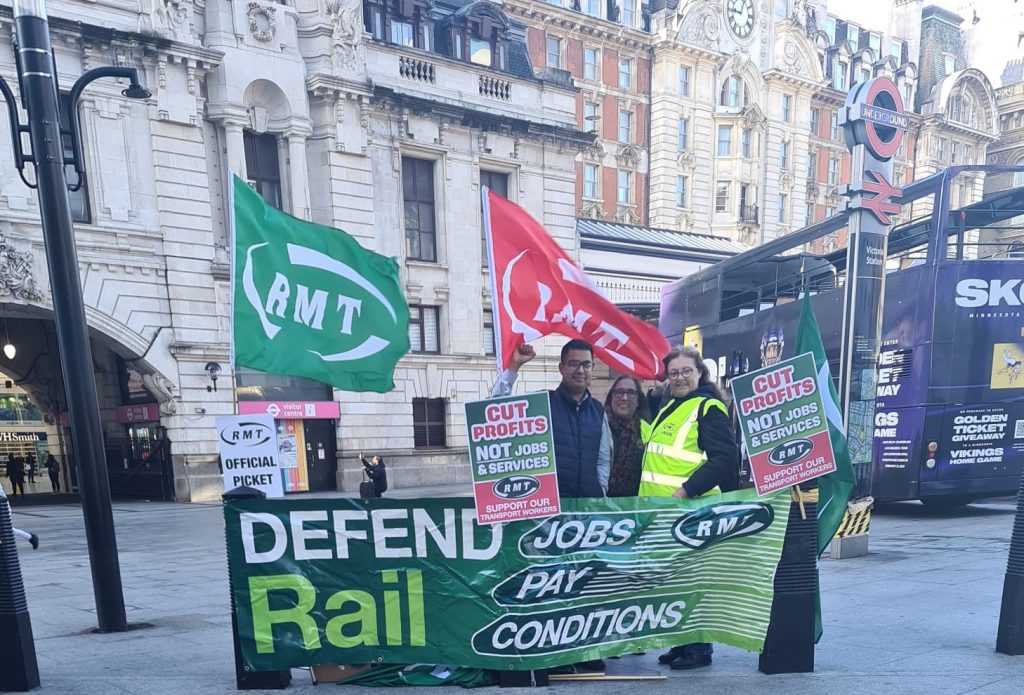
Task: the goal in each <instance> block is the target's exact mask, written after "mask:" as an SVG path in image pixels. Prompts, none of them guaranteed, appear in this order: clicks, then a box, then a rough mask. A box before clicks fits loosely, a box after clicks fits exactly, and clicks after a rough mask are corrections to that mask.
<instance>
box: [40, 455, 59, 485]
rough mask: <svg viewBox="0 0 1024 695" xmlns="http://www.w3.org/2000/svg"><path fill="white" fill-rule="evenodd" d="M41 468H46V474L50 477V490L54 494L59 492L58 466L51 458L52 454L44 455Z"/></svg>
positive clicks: (55, 460)
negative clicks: (44, 458) (44, 459)
mask: <svg viewBox="0 0 1024 695" xmlns="http://www.w3.org/2000/svg"><path fill="white" fill-rule="evenodd" d="M43 466H45V467H46V473H47V474H48V475H49V476H50V488H52V489H53V491H54V492H60V464H59V463H58V462H57V459H55V458H54V457H53V454H47V455H46V461H45V462H44V463H43Z"/></svg>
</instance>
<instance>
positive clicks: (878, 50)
mask: <svg viewBox="0 0 1024 695" xmlns="http://www.w3.org/2000/svg"><path fill="white" fill-rule="evenodd" d="M868 48H870V49H871V50H872V51H874V52H875V56H874V57H875V59H876V60H877V59H878V58H880V57H881V56H882V35H881V34H877V33H875V32H871V33H870V34H868Z"/></svg>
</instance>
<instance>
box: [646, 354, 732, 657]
mask: <svg viewBox="0 0 1024 695" xmlns="http://www.w3.org/2000/svg"><path fill="white" fill-rule="evenodd" d="M663 362H664V364H665V373H666V375H667V376H668V382H669V388H670V389H671V398H670V399H669V401H668V402H667V403H665V404H664V405H663V406H662V408H661V411H660V412H659V413H658V416H657V417H656V418H655V419H654V423H653V424H652V425H651V427H650V428H649V429H648V428H645V433H644V434H645V436H644V442H645V448H644V458H643V471H642V472H641V476H640V495H641V496H651V497H675V498H679V499H684V498H688V497H699V496H701V495H706V494H708V493H718V492H722V491H723V490H731V489H735V487H736V477H737V474H738V470H739V460H740V455H739V449H738V448H737V447H736V440H735V438H734V436H733V433H732V429H731V425H730V422H729V416H728V414H727V410H726V407H725V404H724V403H723V402H722V396H721V394H720V393H719V392H718V389H717V388H716V387H715V385H714V383H713V382H712V381H711V377H710V375H709V373H708V368H707V367H706V366H705V365H704V360H703V359H702V358H701V356H700V352H698V351H697V350H696V349H694V348H691V347H681V348H676V349H673V350H672V351H670V352H669V353H668V354H667V355H665V358H664V360H663ZM712 651H713V649H712V646H711V645H710V644H704V643H701V644H687V645H683V646H680V647H673V648H672V649H670V650H669V651H668V652H666V653H665V654H662V655H661V656H659V657H658V661H660V662H661V663H663V664H669V665H670V666H671V667H672V668H674V669H691V668H700V667H702V666H708V665H710V664H711V654H712Z"/></svg>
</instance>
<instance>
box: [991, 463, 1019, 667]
mask: <svg viewBox="0 0 1024 695" xmlns="http://www.w3.org/2000/svg"><path fill="white" fill-rule="evenodd" d="M996 651H997V652H999V653H1000V654H1009V655H1010V656H1017V655H1020V654H1024V475H1022V476H1021V480H1020V489H1019V490H1018V491H1017V515H1016V517H1015V518H1014V521H1013V534H1012V535H1011V536H1010V559H1009V561H1008V562H1007V563H1006V578H1005V579H1004V580H1003V603H1002V606H1000V608H999V630H998V632H997V633H996Z"/></svg>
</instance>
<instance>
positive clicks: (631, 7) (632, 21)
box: [622, 0, 636, 27]
mask: <svg viewBox="0 0 1024 695" xmlns="http://www.w3.org/2000/svg"><path fill="white" fill-rule="evenodd" d="M622 26H625V27H636V0H622Z"/></svg>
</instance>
